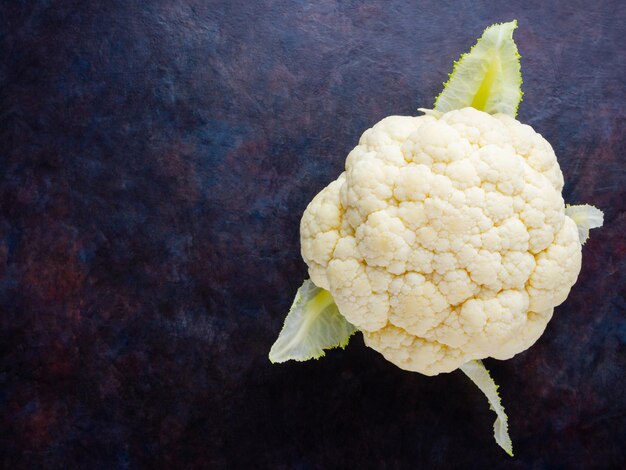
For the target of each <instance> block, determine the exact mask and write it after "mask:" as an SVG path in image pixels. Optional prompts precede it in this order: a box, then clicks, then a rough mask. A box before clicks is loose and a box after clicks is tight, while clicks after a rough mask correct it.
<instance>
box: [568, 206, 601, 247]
mask: <svg viewBox="0 0 626 470" xmlns="http://www.w3.org/2000/svg"><path fill="white" fill-rule="evenodd" d="M565 215H566V216H568V217H569V218H570V219H572V220H573V221H574V222H576V227H578V239H579V240H580V243H581V244H582V245H584V244H585V242H586V241H587V239H588V238H589V229H592V228H599V227H602V224H603V223H604V214H603V213H602V211H601V210H600V209H598V208H597V207H593V206H590V205H589V204H582V205H580V206H570V205H569V204H568V205H567V206H565Z"/></svg>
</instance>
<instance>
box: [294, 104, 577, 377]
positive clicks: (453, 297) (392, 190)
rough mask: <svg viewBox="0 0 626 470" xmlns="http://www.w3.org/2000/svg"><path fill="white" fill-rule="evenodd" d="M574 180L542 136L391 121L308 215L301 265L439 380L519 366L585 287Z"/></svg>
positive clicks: (492, 119) (355, 153)
mask: <svg viewBox="0 0 626 470" xmlns="http://www.w3.org/2000/svg"><path fill="white" fill-rule="evenodd" d="M562 187H563V176H562V174H561V171H560V169H559V165H558V163H557V160H556V157H555V155H554V151H553V150H552V147H551V146H550V144H549V143H548V142H547V141H546V140H545V139H544V138H543V137H541V135H539V134H537V133H536V132H535V131H534V130H533V129H532V128H531V127H530V126H527V125H524V124H521V123H520V122H518V121H516V120H515V119H513V118H511V117H509V116H506V115H500V114H496V115H490V114H487V113H484V112H482V111H478V110H476V109H473V108H465V109H460V110H454V111H450V112H448V113H445V114H442V115H441V116H439V117H437V116H435V115H426V116H419V117H406V116H402V117H400V116H391V117H387V118H385V119H383V120H382V121H380V122H379V123H378V124H376V125H375V126H374V127H372V128H371V129H368V130H367V131H365V133H364V134H363V136H362V137H361V139H360V141H359V145H357V146H356V147H355V148H354V150H352V152H350V154H349V155H348V158H347V159H346V168H345V172H344V173H342V174H341V175H340V176H339V178H337V180H335V181H333V182H332V183H331V184H329V185H328V186H327V187H326V188H325V189H323V190H322V191H321V192H320V193H319V194H318V195H317V196H316V197H315V198H314V199H313V201H311V203H310V204H309V206H308V207H307V209H306V211H305V212H304V215H303V217H302V223H301V232H300V234H301V242H302V256H303V258H304V260H305V261H306V263H307V265H308V266H309V274H310V276H311V279H312V280H313V282H314V283H315V284H316V285H318V286H319V287H322V288H324V289H327V290H329V291H330V292H331V294H332V296H333V298H334V299H335V302H336V304H337V306H338V307H339V310H340V312H341V313H342V315H344V316H345V317H346V319H347V320H348V321H349V322H351V323H352V324H354V325H355V326H356V327H357V328H359V329H360V330H361V331H362V332H363V335H364V338H365V342H366V344H367V345H368V346H369V347H371V348H373V349H375V350H377V351H379V352H380V353H382V354H383V355H384V356H385V358H386V359H388V360H389V361H391V362H393V363H394V364H396V365H397V366H399V367H401V368H403V369H407V370H412V371H417V372H421V373H423V374H426V375H435V374H438V373H441V372H450V371H452V370H454V369H456V368H458V367H459V366H461V365H462V364H464V363H466V362H468V361H470V360H473V359H481V358H485V357H495V358H498V359H507V358H510V357H512V356H513V355H515V354H517V353H519V352H521V351H523V350H525V349H527V348H528V347H530V346H531V345H532V344H533V343H534V342H535V341H537V339H538V338H539V336H540V335H541V334H542V333H543V331H544V329H545V327H546V324H547V323H548V321H549V320H550V318H551V317H552V312H553V309H554V307H555V306H556V305H559V304H560V303H562V302H563V301H564V300H565V298H566V297H567V294H568V293H569V290H570V288H571V287H572V285H573V284H574V283H575V282H576V278H577V277H578V273H579V271H580V266H581V244H580V241H579V238H578V234H577V228H576V224H575V223H574V222H573V221H572V220H571V219H569V218H568V217H566V216H565V212H564V210H565V205H564V202H563V198H562V197H561V189H562Z"/></svg>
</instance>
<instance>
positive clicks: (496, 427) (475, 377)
mask: <svg viewBox="0 0 626 470" xmlns="http://www.w3.org/2000/svg"><path fill="white" fill-rule="evenodd" d="M460 369H461V370H462V371H463V372H464V373H465V375H467V376H468V377H469V378H470V379H471V380H472V382H474V383H475V384H476V386H477V387H478V388H479V389H480V391H481V392H483V393H484V394H485V396H486V397H487V400H488V401H489V406H490V407H491V409H492V410H493V411H495V412H496V415H498V417H497V419H496V422H495V423H493V436H494V437H495V439H496V442H497V443H498V445H499V446H500V447H502V448H503V449H504V451H505V452H506V453H507V454H509V455H510V456H511V457H513V443H512V442H511V438H510V437H509V425H508V418H507V416H506V413H505V412H504V408H503V407H502V404H501V403H500V395H498V386H497V385H496V383H495V382H494V381H493V379H492V378H491V376H490V375H489V371H488V370H487V369H486V368H485V366H484V365H483V363H482V361H480V360H478V361H470V362H468V363H467V364H463V365H462V366H461V367H460Z"/></svg>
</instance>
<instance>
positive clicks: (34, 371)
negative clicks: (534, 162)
mask: <svg viewBox="0 0 626 470" xmlns="http://www.w3.org/2000/svg"><path fill="white" fill-rule="evenodd" d="M512 18H517V19H518V20H519V29H518V30H516V33H515V38H516V41H517V43H518V46H519V49H520V52H521V54H522V71H523V75H524V85H523V89H524V92H525V95H524V101H523V102H522V104H521V107H520V113H519V116H518V117H519V119H520V120H521V121H524V122H527V123H529V124H531V125H532V126H534V127H535V129H537V130H538V131H539V132H541V133H542V134H543V135H544V136H545V137H546V138H547V139H548V140H549V141H550V142H551V143H552V145H553V146H554V148H555V150H556V153H557V155H558V157H559V162H560V164H561V168H562V169H563V173H564V175H565V179H566V185H565V190H564V196H565V199H566V201H568V202H570V203H583V202H588V203H592V204H594V205H596V206H598V207H600V208H602V209H603V210H604V213H605V220H606V222H605V227H604V228H603V229H601V230H595V231H594V232H593V233H592V238H591V240H590V241H589V242H588V243H587V245H585V247H584V262H583V269H582V272H581V274H580V277H579V280H578V283H577V285H576V286H575V288H574V290H573V292H572V294H571V295H570V297H569V298H568V300H567V301H566V302H565V303H564V304H563V305H561V306H560V307H559V308H557V310H556V313H555V316H554V319H553V320H552V321H551V323H550V324H549V326H548V328H547V330H546V333H545V334H544V336H543V337H542V338H541V339H540V340H539V341H538V342H537V344H536V345H535V346H534V347H532V348H531V349H530V350H528V351H527V352H525V353H523V354H520V355H518V356H516V357H515V358H513V359H512V360H509V361H506V362H499V361H495V360H487V361H486V363H487V365H488V367H490V368H491V369H492V371H493V375H494V377H495V379H496V380H497V382H498V383H499V384H500V385H501V388H500V390H501V395H502V397H503V401H504V404H505V406H506V409H507V412H508V414H509V417H510V430H511V436H512V438H513V442H514V447H515V451H516V456H515V457H514V458H513V459H510V458H508V457H507V456H506V455H505V454H504V452H503V451H502V450H501V449H500V448H498V447H497V446H496V444H495V443H494V441H493V438H492V428H491V427H492V423H493V420H494V417H495V416H494V415H493V414H492V413H491V412H490V410H489V409H488V407H487V404H486V401H485V399H484V397H483V396H482V395H481V394H480V393H479V392H478V390H477V389H476V388H475V387H474V386H473V385H472V384H471V383H470V382H469V380H468V379H466V377H465V376H463V374H461V373H460V372H454V373H451V374H444V375H440V376H437V377H434V378H429V377H425V376H421V375H419V374H414V373H409V372H405V371H402V370H399V369H397V368H396V367H395V366H393V365H392V364H390V363H387V362H385V361H384V360H383V358H382V357H381V356H380V355H379V354H378V353H376V352H374V351H373V350H370V349H367V348H365V347H364V345H363V340H362V338H361V337H360V335H357V336H355V337H354V338H353V340H352V342H351V343H350V345H349V346H348V348H347V349H346V350H345V351H342V350H338V351H332V352H330V353H329V354H328V355H327V357H325V358H323V359H321V360H319V361H312V362H309V363H288V364H284V365H271V364H270V363H269V361H268V359H267V353H268V350H269V348H270V346H271V344H272V343H273V341H274V340H275V338H276V336H277V334H278V332H279V330H280V328H281V325H282V322H283V319H284V316H285V314H286V312H287V310H288V308H289V305H290V304H291V301H292V298H293V296H294V293H295V291H296V289H297V287H298V286H299V285H300V283H301V281H302V279H303V278H304V277H305V276H306V267H305V264H304V263H303V262H302V260H301V258H300V255H299V240H298V224H299V220H300V216H301V214H302V211H303V210H304V208H305V207H306V204H307V203H308V201H309V200H310V199H311V198H312V197H313V196H314V195H315V194H316V193H317V192H318V191H319V190H320V189H321V188H322V187H324V186H325V185H326V184H327V183H328V182H329V181H331V180H332V179H334V178H335V177H336V176H337V175H338V174H339V172H340V171H341V170H342V166H343V163H344V158H345V156H346V154H347V153H348V151H349V150H350V149H351V148H352V147H353V146H354V145H355V144H356V142H357V140H358V138H359V136H360V134H361V133H362V132H363V131H364V130H365V129H366V128H368V127H370V126H371V125H373V124H374V123H375V122H377V121H378V120H379V119H381V118H383V117H384V116H387V115H389V114H415V113H416V108H417V107H424V106H426V107H429V106H432V103H433V101H434V98H435V96H436V95H437V93H438V92H439V91H440V89H441V83H442V82H443V81H444V80H445V79H446V77H447V74H448V72H450V70H451V67H452V61H453V60H455V59H457V58H458V56H459V54H460V53H462V52H465V51H467V50H468V49H469V47H470V46H471V45H472V44H473V43H474V41H475V40H476V38H477V37H478V36H480V34H481V32H482V30H483V28H484V27H486V26H487V25H489V24H491V23H493V22H497V21H507V20H510V19H512ZM625 22H626V6H625V3H624V2H623V1H620V0H617V1H598V2H588V1H584V2H583V1H578V2H554V3H553V4H550V3H546V2H544V1H531V2H521V1H520V2H495V3H494V2H469V1H461V2H450V3H447V2H445V3H444V2H436V1H433V2H408V1H406V2H398V1H392V2H387V1H369V2H360V1H330V0H322V1H316V2H303V1H270V0H266V1H245V0H238V1H234V0H233V1H227V0H225V1H221V2H216V1H208V0H198V1H192V0H189V1H179V2H174V1H160V2H132V1H112V0H109V1H90V2H86V1H83V0H81V1H74V2H70V1H44V0H41V1H32V2H26V1H2V2H1V3H0V159H1V160H0V211H1V212H0V313H1V314H0V322H1V323H0V325H1V328H0V355H1V359H0V412H1V416H0V419H1V425H0V439H1V441H0V456H1V461H2V463H3V466H4V468H27V467H32V468H40V467H46V468H76V467H82V468H107V469H109V468H139V467H155V466H156V467H172V468H191V467H201V466H204V467H207V468H279V469H291V468H296V469H318V468H319V469H325V468H390V469H392V468H419V467H427V468H444V467H449V468H451V467H455V468H574V467H592V466H597V467H618V466H620V464H621V465H624V464H625V463H626V448H625V441H626V315H625V311H626V282H625V281H626V274H625V268H626V261H625V255H626V241H625V239H624V229H625V226H626V224H625V222H626V212H625V209H626V203H625V197H626V189H625V185H626V175H625V173H624V159H625V158H626V145H625V131H624V117H625V111H624V106H625V105H626V100H625V86H624V77H625V76H626V59H625V54H624V37H625V36H624V35H625V33H626V29H625V27H624V24H625Z"/></svg>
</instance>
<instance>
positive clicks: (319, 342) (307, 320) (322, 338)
mask: <svg viewBox="0 0 626 470" xmlns="http://www.w3.org/2000/svg"><path fill="white" fill-rule="evenodd" d="M355 331H356V327H354V326H353V325H352V324H350V323H348V321H347V320H346V319H345V318H344V317H343V315H341V313H339V309H338V308H337V305H335V301H334V300H333V298H332V296H331V295H330V292H328V291H327V290H324V289H320V288H319V287H317V286H316V285H315V284H313V282H312V281H311V280H309V279H307V280H306V281H304V284H302V286H301V287H300V288H299V289H298V292H297V293H296V298H295V299H294V301H293V304H292V306H291V309H290V310H289V313H288V314H287V318H285V325H284V326H283V329H282V330H281V332H280V334H279V335H278V339H277V340H276V342H275V343H274V345H273V346H272V349H271V350H270V354H269V358H270V361H272V362H285V361H288V360H290V359H293V360H295V361H307V360H309V359H318V358H320V357H322V356H323V355H324V349H330V348H335V347H337V346H340V347H345V346H346V344H348V340H349V339H350V336H352V334H353V333H354V332H355Z"/></svg>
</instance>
